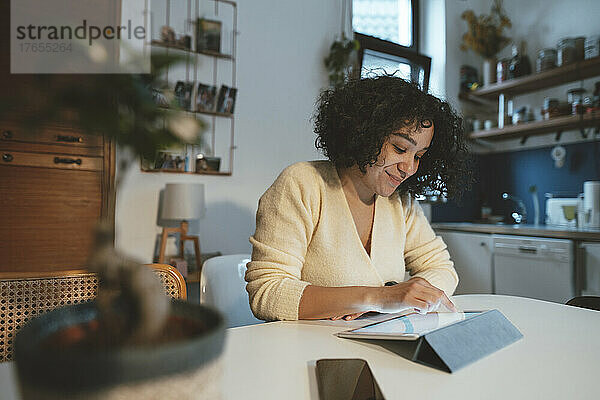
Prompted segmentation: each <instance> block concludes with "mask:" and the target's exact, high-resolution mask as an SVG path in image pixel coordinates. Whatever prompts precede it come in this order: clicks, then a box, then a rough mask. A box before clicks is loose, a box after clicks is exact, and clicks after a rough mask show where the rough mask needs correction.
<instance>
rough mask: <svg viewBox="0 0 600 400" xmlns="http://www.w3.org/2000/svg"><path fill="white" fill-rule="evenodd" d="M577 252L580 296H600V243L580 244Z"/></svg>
mask: <svg viewBox="0 0 600 400" xmlns="http://www.w3.org/2000/svg"><path fill="white" fill-rule="evenodd" d="M578 250H579V254H578V271H580V272H579V273H580V275H579V276H580V277H581V278H580V279H581V283H580V285H581V287H580V290H581V295H582V296H600V243H593V242H582V243H580V244H579V246H578Z"/></svg>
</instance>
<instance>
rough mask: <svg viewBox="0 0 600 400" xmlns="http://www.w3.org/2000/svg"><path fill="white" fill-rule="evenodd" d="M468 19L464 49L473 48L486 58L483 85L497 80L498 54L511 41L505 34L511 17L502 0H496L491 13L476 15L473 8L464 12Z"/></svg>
mask: <svg viewBox="0 0 600 400" xmlns="http://www.w3.org/2000/svg"><path fill="white" fill-rule="evenodd" d="M461 18H462V19H464V20H465V21H467V25H468V30H467V32H466V33H465V34H464V35H463V37H462V39H463V42H462V45H461V46H460V47H461V49H462V50H465V51H466V50H468V49H471V50H473V51H474V52H475V53H477V54H479V55H480V56H482V57H483V58H484V61H483V85H484V86H488V85H489V84H491V83H494V82H496V54H498V52H499V51H500V50H502V49H503V48H504V47H505V46H506V45H507V44H509V43H510V38H508V37H506V36H504V28H510V27H511V26H512V24H511V22H510V19H509V18H508V17H507V16H506V14H504V11H503V10H502V0H494V3H493V4H492V9H491V12H490V14H489V15H487V14H481V15H479V16H477V15H475V13H474V12H473V10H467V11H465V12H463V13H462V15H461Z"/></svg>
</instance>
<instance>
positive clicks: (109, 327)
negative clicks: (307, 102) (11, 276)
mask: <svg viewBox="0 0 600 400" xmlns="http://www.w3.org/2000/svg"><path fill="white" fill-rule="evenodd" d="M179 61H180V59H179V58H177V57H173V56H168V57H166V56H163V57H160V56H155V57H154V56H153V58H152V64H153V69H152V72H153V73H152V74H150V75H133V74H115V75H81V76H79V77H77V79H74V78H73V77H71V78H73V79H64V77H58V78H56V77H52V76H39V77H37V79H39V80H40V81H44V82H43V86H44V87H49V88H50V90H49V91H48V96H47V97H44V98H42V99H40V98H39V96H38V109H39V112H38V113H37V117H38V118H36V119H35V120H33V119H29V121H28V124H27V123H26V122H25V121H24V122H23V125H24V126H25V127H33V126H32V123H37V124H44V123H45V122H47V121H49V120H53V119H54V118H56V117H57V115H60V116H61V118H64V117H65V116H68V118H69V120H70V121H72V124H73V125H74V126H77V127H78V128H80V129H82V130H84V131H86V132H88V133H95V134H100V135H105V136H106V137H110V138H113V139H114V141H115V142H116V143H117V144H119V145H120V146H121V149H122V150H127V151H121V152H120V164H119V176H123V175H124V172H125V170H126V168H127V166H128V165H130V164H131V162H132V161H134V160H135V159H136V158H137V157H138V156H140V157H145V158H150V159H151V158H152V157H154V156H155V154H156V150H157V149H159V148H161V147H163V146H167V145H172V144H176V143H189V142H196V141H197V137H198V136H199V134H201V133H202V131H203V128H204V124H203V123H202V122H201V121H200V120H197V119H196V118H195V117H189V116H187V115H186V114H185V113H178V112H176V111H175V112H174V111H173V110H171V111H169V110H165V109H164V108H161V107H159V106H157V104H156V103H155V102H154V101H153V99H152V88H153V87H155V85H156V81H157V80H158V77H160V76H162V71H164V70H165V69H166V68H169V67H170V66H172V65H173V64H174V63H177V62H179ZM30 96H31V93H23V96H16V97H15V98H12V99H11V103H10V104H9V107H6V108H4V110H3V112H4V113H9V112H11V110H14V109H19V107H22V106H23V105H25V104H27V103H28V102H30V101H31V97H30ZM171 108H176V106H175V105H173V107H171ZM32 120H33V121H32ZM118 182H119V180H118V179H117V183H116V184H115V185H114V186H118ZM114 186H113V188H111V190H114ZM109 198H113V199H114V193H113V195H112V196H110V197H109ZM111 207H114V204H113V205H111ZM109 214H111V213H109ZM113 215H114V214H113ZM113 231H114V228H113V223H112V221H106V220H104V221H100V222H99V223H98V226H97V228H96V240H95V247H94V250H93V252H92V255H91V258H90V260H89V262H88V268H89V269H90V270H91V271H93V272H96V273H97V274H98V276H99V288H98V297H97V299H96V300H95V301H94V302H90V303H85V304H78V305H73V306H68V307H64V308H60V309H56V310H54V311H51V312H48V313H46V314H43V315H41V316H39V317H37V318H33V319H32V320H31V321H29V323H28V324H27V325H25V326H24V327H23V328H22V329H21V330H20V331H19V333H18V335H17V337H16V339H15V360H16V366H17V371H18V376H19V382H20V386H21V392H22V395H23V397H24V398H25V399H57V398H61V399H64V398H68V399H71V398H85V399H95V398H98V399H100V398H102V399H111V398H127V399H148V398H167V397H168V398H175V397H176V398H181V399H185V398H207V399H213V398H219V379H218V378H219V375H220V366H219V365H220V364H219V361H218V360H219V355H220V354H221V351H222V348H223V343H224V336H225V329H224V323H223V319H222V317H221V316H220V315H219V314H218V313H217V312H216V311H213V310H210V309H207V308H205V307H203V306H201V305H194V304H190V303H187V302H183V301H169V300H168V298H167V297H166V296H165V295H164V290H163V288H162V285H161V283H160V281H159V280H158V279H157V277H156V276H155V275H154V273H152V271H151V270H150V269H149V268H147V267H144V266H143V265H140V264H138V263H136V262H134V261H132V260H130V259H128V258H127V257H125V256H124V255H122V254H120V253H118V252H117V251H116V250H115V249H114V232H113Z"/></svg>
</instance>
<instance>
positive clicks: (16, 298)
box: [0, 264, 187, 362]
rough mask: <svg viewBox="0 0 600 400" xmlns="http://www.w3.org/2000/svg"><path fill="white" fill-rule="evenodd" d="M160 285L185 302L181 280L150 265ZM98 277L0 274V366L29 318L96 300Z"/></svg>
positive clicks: (83, 273) (172, 270)
mask: <svg viewBox="0 0 600 400" xmlns="http://www.w3.org/2000/svg"><path fill="white" fill-rule="evenodd" d="M149 266H150V267H152V268H153V269H154V272H155V273H156V274H157V275H158V276H159V278H160V279H161V281H162V284H163V287H164V289H165V293H166V294H167V295H168V296H170V297H172V298H174V299H182V300H185V299H186V298H187V292H186V286H185V281H184V279H183V276H182V275H181V274H180V273H179V271H177V270H176V269H175V268H173V267H172V266H170V265H166V264H151V265H149ZM97 292H98V277H97V276H96V274H93V273H90V272H88V271H85V270H76V271H57V272H31V273H17V272H15V273H13V272H2V273H0V362H4V361H11V360H12V353H13V341H14V338H15V336H16V334H17V332H18V331H19V329H21V327H22V326H23V325H24V324H25V323H26V322H27V321H28V320H29V319H31V318H34V317H36V316H38V315H40V314H43V313H45V312H47V311H50V310H53V309H55V308H58V307H62V306H67V305H71V304H79V303H83V302H86V301H89V300H92V299H94V298H95V297H96V294H97Z"/></svg>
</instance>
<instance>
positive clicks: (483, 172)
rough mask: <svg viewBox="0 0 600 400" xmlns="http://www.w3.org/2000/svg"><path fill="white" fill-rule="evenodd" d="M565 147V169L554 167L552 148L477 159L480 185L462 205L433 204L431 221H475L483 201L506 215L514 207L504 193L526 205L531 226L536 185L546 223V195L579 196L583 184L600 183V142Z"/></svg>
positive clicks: (499, 154) (478, 183) (541, 219)
mask: <svg viewBox="0 0 600 400" xmlns="http://www.w3.org/2000/svg"><path fill="white" fill-rule="evenodd" d="M564 147H565V149H566V150H567V158H566V162H565V165H564V166H563V167H562V168H556V167H555V166H554V161H553V160H552V158H551V157H550V151H551V150H552V147H547V148H542V149H532V150H522V151H512V152H506V153H495V154H488V155H479V156H477V158H476V165H477V171H475V172H476V178H477V183H476V184H475V185H474V187H473V190H472V191H471V192H469V193H467V194H466V196H465V199H464V200H463V204H462V205H461V206H458V205H457V204H455V203H454V202H448V203H447V204H440V205H434V206H433V207H432V220H433V221H435V222H454V221H474V220H476V219H477V218H479V216H480V210H481V205H482V203H483V202H487V203H488V204H489V205H490V206H491V207H492V210H493V212H492V213H493V214H498V215H502V214H505V213H507V211H508V208H510V207H511V206H512V205H513V204H511V203H510V202H507V201H504V200H502V199H501V196H502V193H503V192H509V193H511V194H514V195H515V196H517V197H520V198H521V199H522V200H523V201H524V202H525V206H526V207H527V214H528V223H533V200H532V198H531V194H530V193H529V187H530V186H531V185H536V186H537V192H538V199H539V202H540V222H541V223H544V219H545V215H546V214H545V206H546V198H545V196H544V194H545V193H546V192H550V193H556V192H558V194H559V195H560V197H576V196H577V195H578V194H579V193H582V192H583V182H585V181H591V180H600V142H598V141H595V142H587V143H576V144H571V145H564Z"/></svg>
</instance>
